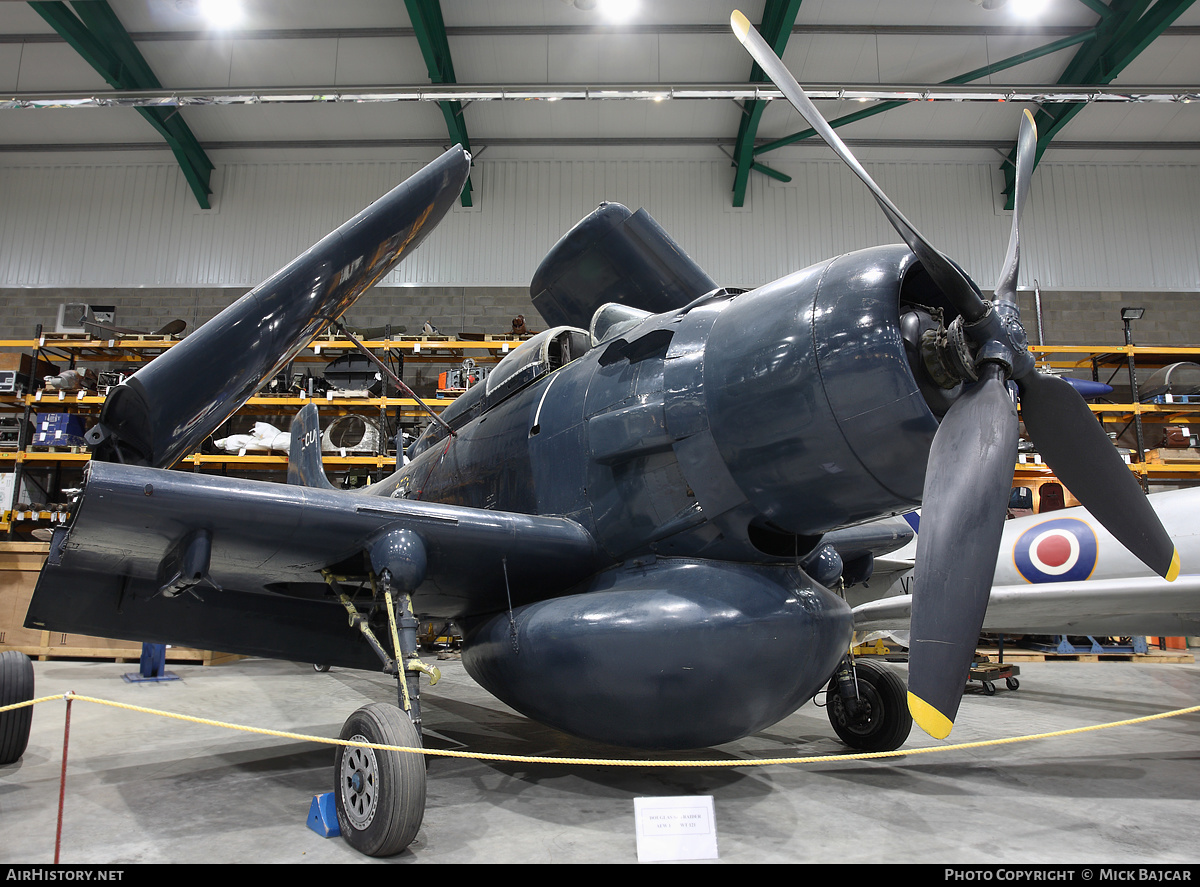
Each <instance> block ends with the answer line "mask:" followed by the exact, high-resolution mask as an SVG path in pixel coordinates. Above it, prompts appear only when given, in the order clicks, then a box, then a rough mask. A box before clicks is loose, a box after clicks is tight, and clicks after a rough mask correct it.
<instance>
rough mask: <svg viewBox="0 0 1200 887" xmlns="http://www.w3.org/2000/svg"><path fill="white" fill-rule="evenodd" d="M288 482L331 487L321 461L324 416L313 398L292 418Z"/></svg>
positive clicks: (324, 488) (325, 487) (328, 488)
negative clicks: (318, 411) (320, 413)
mask: <svg viewBox="0 0 1200 887" xmlns="http://www.w3.org/2000/svg"><path fill="white" fill-rule="evenodd" d="M287 482H288V483H289V484H294V485H296V486H300V487H316V488H318V489H321V490H332V489H333V488H334V487H333V484H331V483H330V482H329V478H328V477H326V476H325V466H324V464H322V462H321V420H320V417H319V415H318V414H317V405H316V404H315V403H313V402H312V401H309V403H308V404H306V405H305V406H304V408H303V409H301V410H300V412H298V413H296V418H294V419H293V420H292V443H291V447H290V448H289V449H288V473H287Z"/></svg>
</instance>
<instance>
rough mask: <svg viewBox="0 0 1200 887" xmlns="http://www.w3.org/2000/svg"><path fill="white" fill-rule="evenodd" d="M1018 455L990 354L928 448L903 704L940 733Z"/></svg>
mask: <svg viewBox="0 0 1200 887" xmlns="http://www.w3.org/2000/svg"><path fill="white" fill-rule="evenodd" d="M1016 461H1017V411H1016V409H1015V407H1014V406H1013V402H1012V397H1011V396H1010V395H1009V392H1008V387H1007V385H1006V384H1005V382H1004V377H1003V371H1002V369H1001V368H1000V367H999V366H997V365H996V364H988V365H987V366H986V367H985V369H984V373H983V378H982V379H981V380H980V382H979V384H977V385H975V386H973V387H971V388H970V389H968V390H967V391H965V392H964V393H963V395H962V396H961V397H960V398H959V399H958V400H957V401H955V402H954V405H953V406H952V407H950V410H949V412H947V413H946V417H945V418H944V419H943V420H942V424H941V426H940V427H939V428H938V431H937V434H936V435H935V436H934V439H933V446H932V447H931V448H930V451H929V466H928V468H927V469H926V472H925V492H924V495H923V497H922V501H923V502H924V505H925V508H924V511H923V512H922V514H921V534H920V536H919V537H918V538H919V541H918V543H917V562H916V569H915V571H914V576H915V585H916V587H915V589H914V591H913V604H912V625H911V643H910V646H909V654H908V708H909V711H911V712H912V716H913V720H915V721H916V722H917V724H918V725H919V726H920V727H921V729H922V730H924V731H925V732H926V733H928V734H929V735H930V736H933V737H935V738H937V739H944V738H945V737H946V736H947V735H949V733H950V730H951V728H952V727H953V726H954V717H955V715H956V714H957V713H958V703H959V701H960V700H961V698H962V693H963V688H964V687H965V686H966V682H967V674H968V672H969V671H970V667H971V658H972V656H973V655H974V652H975V645H976V643H977V642H978V640H979V632H980V629H981V628H982V626H983V617H984V614H985V613H986V612H987V603H988V596H989V594H990V593H991V589H992V577H993V576H994V574H995V572H996V554H997V552H998V551H999V550H1000V537H1001V535H1002V534H1003V531H1004V517H1005V508H1006V506H1007V504H1008V497H1009V490H1010V489H1011V488H1012V477H1013V465H1015V464H1016Z"/></svg>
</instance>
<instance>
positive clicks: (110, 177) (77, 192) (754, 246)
mask: <svg viewBox="0 0 1200 887" xmlns="http://www.w3.org/2000/svg"><path fill="white" fill-rule="evenodd" d="M420 165H421V164H420V163H418V162H413V161H396V162H383V161H356V162H355V161H322V162H311V163H310V162H291V161H279V162H236V163H223V164H221V163H219V164H218V170H217V172H216V174H215V178H214V184H215V190H216V199H215V207H214V209H213V210H209V211H203V210H200V209H199V208H198V207H197V206H196V203H195V200H194V198H193V197H192V195H191V193H190V191H189V189H188V187H187V185H186V183H185V182H184V180H183V177H182V174H181V173H180V172H179V169H178V167H177V166H175V165H174V164H173V163H165V162H152V163H146V162H141V163H133V162H125V163H123V162H105V163H78V162H72V163H53V162H49V161H46V162H30V163H28V164H25V165H10V166H5V167H2V168H0V295H2V296H3V297H4V300H5V302H6V303H8V304H9V306H10V307H15V306H16V305H17V304H18V303H27V304H28V303H36V302H41V301H46V300H53V299H54V298H56V296H55V295H54V294H52V293H51V292H29V291H28V290H26V289H25V288H37V289H38V290H76V289H82V290H94V291H116V294H115V295H111V298H110V299H109V300H110V301H113V300H115V301H117V302H118V303H119V302H121V301H122V297H121V293H122V292H124V291H130V290H138V291H139V292H137V293H134V292H125V298H127V299H128V300H129V301H130V302H131V305H130V306H129V307H130V310H127V311H121V312H120V314H121V320H122V321H123V322H132V321H133V319H134V316H136V315H138V308H139V305H138V304H136V303H142V304H144V303H146V301H147V300H148V299H150V301H153V299H152V298H150V297H151V292H150V291H153V292H154V293H160V292H161V295H160V296H156V297H155V298H158V299H159V302H160V304H163V305H168V303H170V302H171V301H172V300H173V299H180V298H182V299H184V301H187V302H188V306H189V307H188V310H190V311H191V315H192V316H191V318H190V319H191V320H193V321H194V322H201V321H202V320H204V319H206V317H207V316H211V313H212V312H213V311H215V310H217V309H219V308H220V307H221V306H222V305H223V304H227V303H228V302H229V301H232V299H233V298H234V297H235V296H236V295H237V294H240V293H241V292H244V291H245V290H246V289H249V288H250V287H252V286H253V285H255V284H256V283H258V282H259V281H261V280H262V279H264V278H266V277H267V276H268V275H270V274H271V273H272V272H273V271H275V270H276V269H277V268H279V267H280V266H281V265H283V264H284V263H285V262H287V261H288V260H289V259H290V258H292V257H293V256H295V255H298V254H299V253H300V252H302V251H303V250H304V249H306V248H307V247H308V246H310V245H311V244H312V243H313V242H315V241H316V240H317V239H319V238H320V237H321V236H323V235H324V234H325V233H327V232H328V231H329V230H331V229H332V228H334V227H336V226H337V225H338V224H340V223H341V222H342V221H344V220H345V219H347V218H349V217H350V216H352V215H353V214H354V213H355V212H357V211H358V210H359V209H361V208H362V207H363V206H365V205H366V204H368V203H369V202H370V201H371V200H373V199H375V198H376V197H378V196H379V195H380V194H382V193H383V192H385V191H386V190H387V189H388V188H390V187H391V186H392V185H394V184H395V183H397V182H399V181H402V180H403V179H404V178H406V177H408V176H409V175H411V174H412V173H413V172H415V171H416V170H417V169H418V168H419V167H420ZM773 165H775V166H776V167H777V168H779V169H781V170H783V171H784V172H787V173H788V174H790V175H792V177H793V181H792V182H791V183H786V184H785V183H780V182H777V181H774V180H772V179H768V178H767V177H765V176H762V175H754V176H752V179H751V187H750V191H749V197H748V200H747V205H746V207H744V208H733V207H731V206H730V187H731V184H732V169H731V167H730V165H729V163H728V161H725V160H719V161H709V160H611V161H602V160H491V161H489V160H487V159H481V160H480V161H479V162H477V163H476V166H475V169H474V172H473V183H474V186H475V192H474V202H475V206H474V207H472V208H462V207H457V206H456V207H455V209H454V210H453V211H452V212H451V213H450V215H449V216H448V217H447V219H446V220H445V221H444V222H443V223H442V225H441V227H440V228H439V229H438V230H437V231H436V232H434V234H432V235H431V236H430V238H429V239H428V240H427V241H426V242H425V244H424V245H423V246H422V247H421V248H420V249H419V250H418V251H417V252H416V253H415V254H414V255H413V256H412V257H410V258H409V259H408V260H407V261H406V262H405V263H404V264H402V265H401V266H400V268H398V269H397V270H396V271H395V272H393V273H392V274H391V275H389V276H388V277H387V278H386V279H385V281H384V282H383V284H382V286H383V287H417V288H421V289H422V290H429V291H430V293H432V295H431V297H430V299H423V298H421V297H418V294H417V293H416V292H409V293H408V294H407V295H408V296H409V297H416V302H417V304H418V305H419V309H420V310H416V309H414V311H413V313H414V314H416V315H421V314H424V315H426V316H427V317H432V316H435V315H436V316H439V317H444V318H447V319H449V320H450V322H453V319H454V317H456V316H457V317H458V318H459V320H460V322H462V323H463V324H464V325H466V318H467V317H468V315H470V313H471V312H470V311H469V310H468V309H467V307H466V301H467V289H471V290H472V295H474V296H480V293H478V292H475V291H474V288H478V287H487V288H503V290H504V291H505V292H504V293H502V294H501V296H500V297H499V299H498V304H497V305H496V306H495V308H496V310H495V313H496V314H497V316H499V315H503V314H507V313H509V312H511V311H512V310H513V306H516V308H518V309H519V308H520V306H521V305H522V304H524V305H527V304H528V303H527V302H523V299H524V298H525V297H524V295H523V290H524V288H525V287H526V286H527V285H528V281H529V279H530V277H531V276H532V274H533V271H534V269H535V268H536V266H537V263H538V262H539V261H540V259H541V257H542V256H543V255H544V254H545V252H546V250H547V249H549V248H550V246H551V245H552V244H553V243H554V242H555V240H556V239H557V238H558V237H559V236H560V235H561V234H562V233H563V232H565V231H566V230H567V229H569V228H570V227H571V226H572V225H573V224H575V222H577V221H578V220H579V219H580V218H582V217H583V216H584V215H585V214H587V213H588V212H590V211H591V210H592V209H593V208H595V206H596V205H597V204H598V203H599V202H600V201H602V200H615V201H618V202H621V203H624V204H626V205H627V206H629V207H630V208H633V209H636V208H637V207H645V208H646V209H647V210H648V211H649V212H650V213H651V214H652V215H653V216H654V217H655V218H656V219H657V220H658V221H659V222H660V223H661V224H662V225H663V226H664V227H665V228H666V229H667V231H668V232H670V233H671V235H672V236H673V237H674V238H675V239H676V240H677V241H678V242H679V244H680V245H681V246H682V247H683V248H684V249H685V250H686V251H687V252H688V253H689V254H691V255H692V257H693V258H694V259H696V261H697V262H698V263H699V264H700V265H701V266H703V267H704V268H705V269H706V270H707V271H708V273H709V274H710V275H711V276H712V277H713V278H714V279H715V280H717V281H718V282H719V283H722V284H727V285H731V286H742V287H752V286H756V285H759V284H761V283H764V282H766V281H769V280H771V279H774V278H775V277H778V276H781V275H783V274H785V273H787V272H789V271H792V270H795V269H797V268H801V267H804V266H805V265H808V264H811V263H813V262H816V261H819V260H821V259H823V258H826V257H828V256H831V255H835V254H838V253H841V252H845V251H848V250H852V249H857V248H860V247H864V246H870V245H873V244H877V243H887V242H894V241H896V240H897V238H896V236H895V234H894V232H893V231H892V230H891V228H890V227H889V226H888V225H887V222H886V221H885V220H884V219H883V217H882V215H881V213H880V212H879V210H878V208H877V207H876V206H875V204H874V202H873V200H872V199H871V198H870V197H869V196H868V195H867V193H866V192H865V190H864V189H863V188H862V187H861V185H860V184H859V183H858V182H857V180H855V179H854V178H853V176H852V174H851V173H849V172H848V171H847V170H846V169H845V168H844V167H843V166H842V164H841V163H840V162H838V161H836V160H812V161H792V162H786V161H784V162H776V163H775V164H773ZM867 167H868V169H869V170H870V171H871V173H872V175H873V176H875V178H876V179H877V181H879V182H880V184H881V185H882V186H883V187H884V189H885V190H886V191H887V192H888V193H889V194H890V195H891V196H892V198H893V199H894V200H895V202H896V203H897V204H898V205H899V206H900V207H901V208H902V209H903V211H904V212H905V213H906V214H907V215H908V216H909V218H911V219H912V220H913V222H914V223H915V224H916V225H917V226H918V227H919V228H920V229H921V230H922V231H923V232H925V234H926V235H927V236H928V237H930V238H931V239H932V240H933V241H934V242H935V243H937V244H938V245H939V247H941V248H942V249H943V250H944V251H945V252H946V253H947V254H949V255H951V256H952V257H954V258H955V259H956V260H957V261H959V262H960V263H961V264H962V265H963V266H964V267H965V268H966V269H967V270H968V272H969V273H970V274H971V275H972V276H973V277H974V278H975V279H976V280H977V281H979V282H980V284H981V286H982V287H984V289H988V288H989V287H990V286H991V283H992V281H994V280H995V278H996V275H997V273H998V269H999V265H1000V262H1001V261H1002V259H1003V253H1004V248H1005V245H1006V243H1007V237H1008V228H1009V224H1010V215H1009V214H1006V213H1004V212H1003V211H1002V210H1000V209H998V206H999V200H1000V198H999V197H998V193H999V190H1000V178H1001V177H1000V173H999V171H998V165H997V164H996V163H993V162H987V163H983V162H976V163H967V162H954V163H911V162H910V163H890V162H889V163H869V164H867ZM1198 173H1200V164H1197V165H1187V164H1162V165H1144V164H1125V163H1074V164H1068V163H1043V164H1042V165H1041V166H1040V167H1039V168H1038V170H1037V172H1036V174H1035V176H1034V179H1033V183H1032V190H1031V195H1030V203H1029V206H1028V208H1027V211H1026V217H1025V219H1024V220H1023V222H1024V226H1023V233H1024V238H1023V244H1024V254H1023V264H1022V279H1021V285H1022V286H1023V287H1026V288H1031V287H1032V286H1033V285H1034V281H1035V280H1036V281H1037V284H1038V285H1039V286H1040V288H1041V290H1042V291H1043V293H1052V292H1056V291H1063V292H1076V293H1077V292H1083V293H1105V294H1110V295H1111V294H1114V293H1115V294H1118V295H1117V296H1114V297H1113V298H1117V299H1119V298H1123V296H1122V295H1120V294H1123V293H1129V292H1133V293H1160V294H1163V295H1164V296H1166V295H1167V294H1184V293H1194V292H1196V291H1200V233H1198V232H1200V175H1198ZM21 290H24V293H23V295H22V294H21V292H20V291H21ZM209 290H215V291H217V293H216V294H215V295H214V294H211V293H208V292H207V291H209ZM226 290H227V291H226ZM183 291H188V292H189V293H198V292H199V291H205V294H204V295H203V296H200V295H187V296H184V294H183ZM222 291H225V292H222ZM99 295H100V293H99V292H98V293H97V296H99ZM439 299H441V300H443V301H446V302H447V305H446V306H441V307H446V308H447V310H446V311H440V310H438V307H439V306H438V304H437V302H438V300H439ZM493 301H495V300H493ZM1051 301H1052V300H1051ZM450 303H457V307H453V306H452V305H450ZM1186 304H1187V306H1188V307H1190V304H1191V300H1190V298H1188V299H1186ZM168 307H169V305H168ZM450 307H453V310H449V308H450ZM1051 307H1052V308H1053V305H1052V306H1051ZM381 312H382V309H380V310H379V311H376V310H375V309H371V313H373V314H377V313H381ZM26 313H27V312H26ZM34 313H36V314H37V316H38V317H41V316H42V314H44V311H43V310H42V309H41V308H40V307H39V308H37V309H36V310H35V312H34ZM177 313H178V312H177ZM6 314H12V316H11V318H10V319H7V320H6V321H5V326H6V327H7V326H8V324H10V323H11V324H15V325H17V326H22V327H24V326H29V325H30V324H29V323H28V321H29V320H30V319H31V318H30V317H24V316H22V312H19V311H18V312H16V313H12V312H6ZM131 315H133V316H131ZM389 319H391V318H389ZM42 322H49V323H52V322H53V316H52V315H51V316H50V317H49V319H48V320H46V319H43V320H42ZM360 322H362V321H360ZM1106 325H1108V326H1111V323H1110V322H1106ZM1029 326H1030V328H1031V333H1032V323H1030V324H1029ZM1174 326H1175V327H1177V326H1178V325H1177V324H1174ZM493 331H494V330H493ZM1196 333H1197V334H1195V335H1193V336H1192V337H1191V338H1192V339H1193V340H1200V330H1197V331H1196ZM20 334H25V335H27V334H28V333H25V332H22V333H20ZM1059 341H1065V340H1064V339H1061V338H1060V339H1059Z"/></svg>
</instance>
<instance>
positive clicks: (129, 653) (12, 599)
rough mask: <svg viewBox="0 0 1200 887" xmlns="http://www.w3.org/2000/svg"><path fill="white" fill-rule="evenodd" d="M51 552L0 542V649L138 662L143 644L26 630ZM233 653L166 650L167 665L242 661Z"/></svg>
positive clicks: (47, 547)
mask: <svg viewBox="0 0 1200 887" xmlns="http://www.w3.org/2000/svg"><path fill="white" fill-rule="evenodd" d="M49 551H50V545H49V543H47V542H0V651H4V650H18V651H20V652H22V653H24V654H25V655H26V656H29V657H31V658H33V659H39V660H45V659H110V660H113V661H115V662H137V661H138V660H139V659H140V658H141V655H142V645H141V644H138V643H135V642H134V641H123V640H116V639H113V638H97V637H91V636H89V635H82V634H68V633H67V632H61V631H43V630H41V629H33V628H25V626H24V622H25V612H26V610H28V609H29V601H30V599H31V598H32V597H33V589H34V586H36V585H37V578H38V573H39V572H40V571H41V569H42V564H43V563H44V562H45V560H46V555H47V553H49ZM242 658H243V657H242V656H239V655H235V654H233V653H217V652H214V651H212V650H193V649H192V648H190V647H169V648H167V660H168V661H169V662H199V663H202V664H203V665H219V664H221V663H223V662H232V661H234V660H237V659H242Z"/></svg>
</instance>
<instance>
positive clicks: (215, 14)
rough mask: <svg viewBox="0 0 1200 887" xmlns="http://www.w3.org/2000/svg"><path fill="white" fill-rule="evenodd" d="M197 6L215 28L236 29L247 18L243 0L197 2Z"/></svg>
mask: <svg viewBox="0 0 1200 887" xmlns="http://www.w3.org/2000/svg"><path fill="white" fill-rule="evenodd" d="M196 6H197V8H198V9H199V10H200V14H201V15H202V16H204V19H205V21H207V22H208V23H209V24H210V25H212V26H213V27H214V28H232V27H235V26H236V25H239V24H241V21H242V18H243V17H244V16H245V11H244V10H243V9H242V2H241V0H197V2H196Z"/></svg>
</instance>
